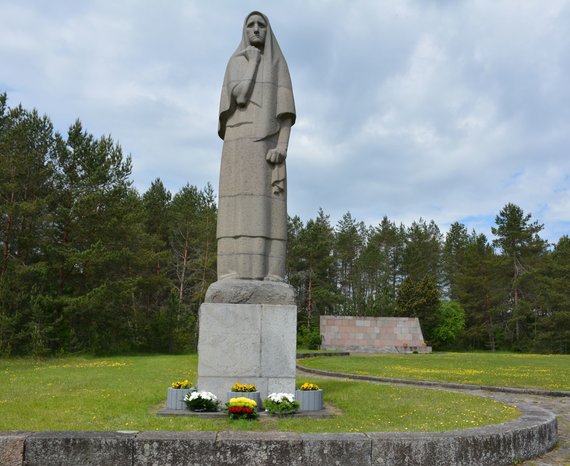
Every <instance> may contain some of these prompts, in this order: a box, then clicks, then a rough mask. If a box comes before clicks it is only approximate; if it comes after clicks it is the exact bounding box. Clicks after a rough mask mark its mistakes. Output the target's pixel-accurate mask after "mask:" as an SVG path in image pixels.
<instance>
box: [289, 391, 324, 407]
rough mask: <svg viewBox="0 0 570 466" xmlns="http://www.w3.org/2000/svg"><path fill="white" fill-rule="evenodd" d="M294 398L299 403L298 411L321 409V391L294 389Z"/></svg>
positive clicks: (322, 405)
mask: <svg viewBox="0 0 570 466" xmlns="http://www.w3.org/2000/svg"><path fill="white" fill-rule="evenodd" d="M295 399H296V400H297V401H298V402H299V403H301V407H300V408H299V410H300V411H320V410H321V409H323V407H324V404H323V391H322V390H321V389H319V390H295Z"/></svg>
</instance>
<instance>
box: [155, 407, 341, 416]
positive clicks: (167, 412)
mask: <svg viewBox="0 0 570 466" xmlns="http://www.w3.org/2000/svg"><path fill="white" fill-rule="evenodd" d="M156 415H157V416H194V417H205V418H227V417H228V413H226V412H224V411H217V412H215V413H199V412H195V411H190V410H188V409H168V408H163V409H161V410H160V411H158V412H157V413H156ZM334 415H335V414H333V412H332V410H331V409H329V408H328V407H327V406H326V405H325V407H324V409H321V410H319V411H299V412H297V413H295V414H290V415H289V414H288V415H286V416H285V417H287V418H291V419H298V418H310V419H325V418H328V417H332V416H334ZM259 417H260V419H265V418H271V417H274V416H271V415H270V414H269V413H267V412H265V411H260V412H259Z"/></svg>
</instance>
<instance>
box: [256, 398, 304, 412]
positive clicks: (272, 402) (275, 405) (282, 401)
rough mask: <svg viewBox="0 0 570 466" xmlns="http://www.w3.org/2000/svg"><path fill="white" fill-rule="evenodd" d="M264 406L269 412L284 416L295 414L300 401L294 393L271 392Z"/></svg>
mask: <svg viewBox="0 0 570 466" xmlns="http://www.w3.org/2000/svg"><path fill="white" fill-rule="evenodd" d="M263 406H265V411H267V412H268V413H269V414H272V415H277V416H283V415H285V414H295V413H296V412H297V411H298V410H299V406H300V403H299V402H298V401H296V400H295V396H294V395H293V394H292V393H271V394H269V396H268V397H267V399H266V400H265V403H263Z"/></svg>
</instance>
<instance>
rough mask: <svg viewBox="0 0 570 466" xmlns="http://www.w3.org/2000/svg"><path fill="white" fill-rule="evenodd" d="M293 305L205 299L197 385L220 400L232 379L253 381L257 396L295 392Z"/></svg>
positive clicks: (295, 322)
mask: <svg viewBox="0 0 570 466" xmlns="http://www.w3.org/2000/svg"><path fill="white" fill-rule="evenodd" d="M296 343H297V307H296V306H294V305H276V304H224V303H204V304H202V306H201V307H200V336H199V340H198V389H199V390H205V391H209V392H212V393H214V394H215V395H216V396H217V397H218V398H219V399H220V400H221V402H222V403H225V402H226V401H227V400H226V395H227V392H228V390H230V388H231V386H232V385H233V384H235V383H236V382H241V383H246V384H254V385H255V386H256V387H257V390H258V391H259V392H260V393H261V399H265V398H267V395H268V394H269V393H273V392H286V393H294V392H295V375H296V374H295V370H296V368H295V363H296V361H295V356H296Z"/></svg>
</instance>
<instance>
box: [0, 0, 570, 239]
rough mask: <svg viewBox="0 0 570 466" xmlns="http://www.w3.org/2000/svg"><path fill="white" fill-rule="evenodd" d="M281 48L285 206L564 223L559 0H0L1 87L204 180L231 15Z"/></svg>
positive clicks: (444, 222) (564, 14) (564, 7)
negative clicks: (291, 107) (252, 21)
mask: <svg viewBox="0 0 570 466" xmlns="http://www.w3.org/2000/svg"><path fill="white" fill-rule="evenodd" d="M252 10H261V11H262V12H264V13H266V14H267V15H268V17H269V19H270V21H271V24H272V27H273V30H274V32H275V35H276V37H277V39H278V41H279V43H280V45H281V49H282V50H283V53H284V55H285V57H286V59H287V62H288V64H289V69H290V72H291V77H292V80H293V89H294V93H295V100H296V106H297V124H296V125H295V126H294V128H293V132H292V136H291V143H290V146H289V157H288V172H289V213H290V214H297V215H299V216H300V217H301V218H302V219H304V220H307V219H309V218H314V217H315V216H316V213H317V211H318V209H319V207H322V208H323V210H324V211H325V213H327V214H329V215H330V217H331V221H332V222H333V223H336V222H337V221H338V220H339V219H340V217H341V216H342V215H343V214H344V213H346V212H347V211H350V212H351V214H352V216H353V217H355V218H356V219H357V220H362V221H364V222H365V223H366V224H369V225H374V224H376V223H377V222H378V221H379V220H380V219H381V218H382V217H383V216H384V215H387V216H388V217H389V218H390V219H391V220H394V221H396V222H397V223H399V222H403V223H404V224H406V225H409V224H410V223H411V222H412V221H413V220H417V219H419V218H420V217H422V218H424V219H428V220H431V219H433V220H435V221H436V223H437V224H438V225H439V226H440V228H441V229H442V231H446V230H447V228H448V226H449V224H451V223H452V222H454V221H460V222H462V223H464V224H466V225H467V226H468V228H470V229H471V228H475V229H476V230H477V232H480V233H485V234H486V235H487V236H488V237H489V238H492V236H491V234H490V227H491V225H493V224H494V218H495V216H496V215H497V213H498V212H499V211H500V209H501V208H502V207H503V206H504V205H505V204H506V203H507V202H513V203H515V204H517V205H519V206H520V207H522V208H523V210H524V211H525V212H527V213H532V216H533V219H536V220H539V221H540V222H541V223H544V224H545V230H544V232H543V237H545V238H547V239H549V240H550V241H553V242H554V241H556V240H557V239H558V238H559V237H560V236H561V235H563V234H569V233H570V154H569V151H570V0H398V1H393V0H351V1H350V2H348V1H338V0H302V1H301V0H287V1H276V0H274V1H271V2H270V1H267V0H266V1H261V0H258V1H256V2H253V1H250V0H240V1H236V0H212V1H210V2H205V1H203V0H168V1H166V0H162V1H159V0H154V1H151V0H136V1H135V0H120V1H117V0H93V1H91V0H90V1H76V0H61V1H58V0H54V1H49V2H46V1H42V0H18V1H16V0H0V18H2V27H1V28H0V92H7V93H8V98H9V104H10V105H12V106H15V105H17V104H18V103H22V104H23V106H24V107H26V108H29V109H31V108H37V109H38V111H39V112H40V113H42V114H43V113H45V114H47V115H48V116H49V117H50V118H51V119H52V121H53V122H54V125H55V126H56V129H58V130H59V131H61V132H65V131H66V130H67V128H68V127H69V126H70V125H71V124H72V123H73V122H74V121H75V119H76V118H80V119H81V121H82V123H83V125H84V127H85V128H86V129H87V130H88V131H89V132H90V133H92V134H94V135H96V136H100V135H107V134H111V136H112V137H113V139H114V140H115V141H118V142H119V143H120V144H121V145H122V147H123V150H124V151H125V152H126V153H130V154H131V155H132V158H133V175H132V179H133V181H134V185H135V186H136V187H137V189H138V190H139V191H140V192H144V191H145V190H146V189H148V187H149V186H150V183H151V182H152V180H154V179H155V178H157V177H160V178H161V179H162V180H163V182H164V183H165V185H166V186H167V187H168V188H169V189H170V190H171V191H172V192H176V191H178V190H179V189H180V188H181V187H182V186H184V185H185V184H186V183H190V184H193V185H196V186H198V187H203V186H205V185H206V183H207V182H211V183H212V185H213V186H214V188H215V189H216V190H217V183H218V181H217V178H218V170H219V161H220V154H221V148H222V141H221V140H220V139H219V138H218V136H217V133H216V131H217V110H218V102H219V94H220V89H221V84H222V81H223V75H224V69H225V66H226V63H227V60H228V58H229V56H230V55H231V53H232V52H233V51H234V49H235V48H236V47H237V45H238V43H239V41H240V37H241V28H242V23H243V20H244V17H245V16H246V15H247V13H249V12H250V11H252Z"/></svg>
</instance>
